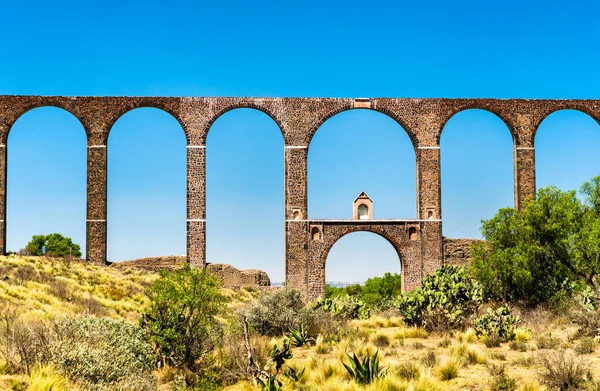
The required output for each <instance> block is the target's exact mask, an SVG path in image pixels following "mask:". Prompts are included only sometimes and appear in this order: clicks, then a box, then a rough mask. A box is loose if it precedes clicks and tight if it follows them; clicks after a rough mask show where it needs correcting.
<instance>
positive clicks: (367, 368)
mask: <svg viewBox="0 0 600 391" xmlns="http://www.w3.org/2000/svg"><path fill="white" fill-rule="evenodd" d="M378 353H379V350H377V351H376V352H375V354H373V356H371V355H370V353H369V351H368V350H367V354H366V355H365V357H364V358H363V360H362V362H361V361H360V359H359V358H358V357H357V356H356V353H352V356H350V354H348V353H346V355H347V356H348V358H349V359H350V365H348V364H346V363H345V362H342V364H344V367H345V368H346V370H347V371H348V373H349V374H350V377H351V378H352V379H354V380H355V381H356V382H357V383H359V384H369V383H371V382H372V381H373V380H375V379H378V378H381V377H384V376H385V371H384V370H383V368H380V367H379V358H377V354H378Z"/></svg>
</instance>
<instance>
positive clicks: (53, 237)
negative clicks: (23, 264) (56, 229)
mask: <svg viewBox="0 0 600 391" xmlns="http://www.w3.org/2000/svg"><path fill="white" fill-rule="evenodd" d="M44 246H46V254H47V255H52V256H55V257H64V256H69V255H72V256H73V257H76V258H80V257H81V247H79V245H78V244H75V243H73V240H72V239H71V238H67V237H65V236H62V235H61V234H58V233H54V234H50V235H34V236H33V238H32V239H31V241H30V242H29V243H27V246H26V247H25V252H26V253H27V254H28V255H35V256H42V255H44V254H43V251H42V247H44Z"/></svg>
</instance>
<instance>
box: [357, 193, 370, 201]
mask: <svg viewBox="0 0 600 391" xmlns="http://www.w3.org/2000/svg"><path fill="white" fill-rule="evenodd" d="M360 199H363V200H364V199H367V200H369V201H372V200H371V199H370V198H369V196H368V195H367V193H365V192H364V191H362V192H361V193H360V194H359V195H358V197H356V199H355V200H354V202H356V201H358V200H360Z"/></svg>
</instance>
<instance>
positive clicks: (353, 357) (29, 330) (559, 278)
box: [0, 177, 600, 391]
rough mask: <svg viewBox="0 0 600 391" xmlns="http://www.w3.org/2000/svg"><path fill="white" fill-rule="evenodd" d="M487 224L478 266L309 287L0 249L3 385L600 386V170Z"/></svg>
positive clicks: (205, 387) (279, 387) (181, 387)
mask: <svg viewBox="0 0 600 391" xmlns="http://www.w3.org/2000/svg"><path fill="white" fill-rule="evenodd" d="M581 196H582V197H581V199H579V198H577V195H576V193H575V192H562V191H559V190H557V189H555V188H545V189H541V190H539V192H538V194H537V197H536V199H535V200H531V201H530V202H529V203H528V204H527V205H526V207H525V208H524V209H523V211H514V210H512V209H501V210H500V211H499V212H498V214H497V215H496V216H494V217H493V218H492V219H490V220H487V221H484V222H483V233H484V236H485V238H486V240H487V244H481V245H476V248H475V249H474V251H473V260H472V264H471V265H470V266H468V267H460V266H443V267H442V268H441V269H439V270H438V271H437V272H435V273H433V274H431V275H429V276H427V277H425V278H424V279H423V281H422V284H421V287H420V288H418V289H415V290H414V291H412V292H410V293H406V294H401V293H400V292H399V287H400V284H399V281H400V277H399V276H398V275H391V274H386V275H385V276H384V277H382V278H374V279H371V280H369V281H368V282H367V283H366V284H365V285H364V286H359V287H356V286H353V287H346V288H341V289H336V288H328V289H327V294H326V297H325V298H323V299H320V300H317V301H315V302H312V303H304V302H303V301H302V296H301V294H300V293H299V292H297V291H294V290H292V289H286V288H284V289H273V290H269V291H265V292H261V293H259V292H256V290H254V289H252V288H245V289H240V290H226V289H222V288H221V287H220V282H219V281H218V280H217V279H216V278H215V277H213V276H211V275H209V274H207V273H206V272H204V271H198V270H192V269H189V268H184V269H181V270H176V271H170V272H168V271H161V272H160V273H159V274H156V273H152V272H145V271H141V270H137V269H134V268H129V269H128V268H114V267H104V268H102V267H97V266H94V265H90V264H85V263H81V262H74V261H69V258H64V259H60V258H44V257H19V256H9V257H5V258H2V259H1V260H0V304H1V306H0V388H2V389H12V390H53V391H62V390H77V389H80V390H88V389H89V390H112V389H119V390H153V389H159V390H218V389H227V390H306V391H308V390H319V391H320V390H412V391H417V390H464V389H471V390H479V389H487V390H492V391H496V390H542V389H546V390H571V389H587V390H598V389H600V354H599V353H597V351H598V343H600V331H599V330H600V288H599V287H598V286H597V278H596V275H597V273H598V270H599V269H600V258H599V257H600V177H597V178H594V179H593V180H592V181H591V182H589V183H586V184H584V186H583V187H582V191H581Z"/></svg>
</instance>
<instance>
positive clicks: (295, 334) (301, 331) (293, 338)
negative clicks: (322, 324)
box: [287, 324, 315, 348]
mask: <svg viewBox="0 0 600 391" xmlns="http://www.w3.org/2000/svg"><path fill="white" fill-rule="evenodd" d="M287 337H288V339H289V340H290V344H291V345H292V346H295V347H297V348H299V347H302V346H304V345H308V344H309V343H313V342H315V339H314V338H312V337H311V336H309V335H308V330H307V329H306V328H305V327H304V325H303V324H301V325H300V328H298V329H290V331H289V333H288V334H287Z"/></svg>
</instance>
